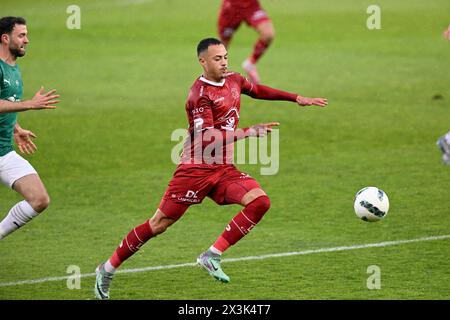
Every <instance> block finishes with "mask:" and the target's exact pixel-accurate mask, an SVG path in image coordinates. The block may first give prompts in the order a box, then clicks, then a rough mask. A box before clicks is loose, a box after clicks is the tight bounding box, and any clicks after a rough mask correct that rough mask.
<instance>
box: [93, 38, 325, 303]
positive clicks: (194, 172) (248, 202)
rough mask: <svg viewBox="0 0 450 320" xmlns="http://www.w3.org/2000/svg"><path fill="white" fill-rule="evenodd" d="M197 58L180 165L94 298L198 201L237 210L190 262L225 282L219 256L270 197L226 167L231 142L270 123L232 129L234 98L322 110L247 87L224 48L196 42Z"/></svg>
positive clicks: (108, 265) (109, 264) (104, 273)
mask: <svg viewBox="0 0 450 320" xmlns="http://www.w3.org/2000/svg"><path fill="white" fill-rule="evenodd" d="M197 55H198V59H199V62H200V64H201V66H202V67H203V75H202V76H200V77H199V78H197V79H196V80H195V82H194V84H193V85H192V87H191V89H190V92H189V95H188V98H187V101H186V105H185V109H186V113H187V117H188V121H189V130H188V131H189V135H188V137H187V139H186V140H185V143H184V147H183V154H182V157H181V161H180V164H179V165H178V166H177V169H176V171H175V173H174V175H173V177H172V180H171V181H170V182H169V186H168V188H167V189H166V192H165V193H164V196H163V198H162V200H161V202H160V205H159V208H158V209H157V210H156V212H155V214H154V216H153V217H152V218H151V219H149V220H147V221H145V222H144V223H143V224H141V225H139V226H137V227H135V228H134V229H133V230H131V231H130V233H129V234H128V235H127V236H126V237H125V238H124V239H123V240H122V242H121V243H120V245H119V247H118V248H117V249H116V250H115V252H114V253H113V255H112V256H111V257H110V259H109V260H107V261H106V262H105V263H102V264H100V265H99V266H98V267H97V270H96V273H97V278H96V282H95V295H96V297H97V298H99V299H108V298H109V288H110V284H111V281H112V278H113V275H114V272H115V271H116V269H117V268H118V267H119V266H120V265H121V264H122V263H123V262H124V261H125V260H126V259H128V258H129V257H131V256H132V255H133V254H134V253H135V252H137V251H138V250H139V248H140V247H141V246H142V245H143V244H144V243H146V242H147V241H148V240H149V239H151V238H153V237H155V236H157V235H158V234H161V233H163V232H164V231H166V229H167V228H168V227H169V226H171V225H172V224H173V223H174V222H176V221H177V220H178V219H180V217H181V216H183V214H184V213H185V212H186V210H187V209H188V208H189V206H191V205H195V204H200V203H201V202H202V201H203V199H204V198H205V197H210V198H211V199H212V200H213V201H215V202H216V203H217V204H219V205H228V204H240V205H241V206H243V209H242V210H240V211H239V212H238V214H237V215H236V216H235V217H234V218H233V219H232V220H231V221H230V222H229V224H228V225H227V227H226V228H225V230H224V231H223V233H222V235H221V236H219V237H218V238H217V240H216V242H215V243H214V244H213V245H212V246H211V247H210V248H209V249H208V250H207V251H205V252H203V253H202V254H201V255H200V256H199V257H198V258H197V263H198V264H199V265H200V266H202V267H203V268H204V269H205V270H206V271H207V272H208V273H209V274H210V275H211V276H213V277H214V278H216V279H217V280H220V281H222V282H229V281H230V278H229V277H228V276H227V275H226V274H225V273H224V272H223V271H222V269H221V266H220V259H221V254H222V253H223V252H224V251H225V250H227V249H228V248H229V247H230V246H232V245H234V244H236V243H237V242H238V241H239V240H240V239H241V238H242V237H244V236H245V235H246V234H248V233H249V232H250V230H251V229H252V228H253V227H254V226H255V225H256V224H257V223H258V222H259V221H260V220H261V219H262V217H263V215H264V214H265V213H266V211H267V210H269V207H270V200H269V198H268V197H267V195H266V193H265V192H264V190H263V189H262V188H261V187H260V185H259V184H258V182H256V180H255V179H253V178H252V177H250V176H249V175H248V174H246V173H243V172H241V171H239V170H238V169H237V168H236V167H235V166H234V165H233V157H234V142H235V141H237V140H239V139H244V138H247V137H249V136H264V135H266V134H268V133H269V132H270V131H272V127H273V126H277V125H278V123H277V122H270V123H263V124H257V125H254V126H252V127H250V128H244V129H237V125H238V122H239V114H240V103H241V102H240V100H241V99H240V97H241V94H242V93H243V94H246V95H248V96H250V97H252V98H255V99H265V100H284V101H292V102H296V103H298V104H299V105H302V106H305V105H316V106H322V107H324V106H326V105H327V100H326V99H322V98H306V97H302V96H300V95H298V94H294V93H288V92H284V91H280V90H276V89H273V88H269V87H266V86H263V85H255V84H253V83H251V82H249V81H248V80H247V79H246V78H244V77H243V76H241V75H240V74H238V73H233V72H230V73H229V72H228V69H227V68H228V54H227V50H226V48H225V46H224V45H223V44H222V43H221V42H220V40H218V39H214V38H208V39H204V40H202V41H200V43H199V44H198V46H197ZM211 146H213V147H211ZM208 150H209V151H208Z"/></svg>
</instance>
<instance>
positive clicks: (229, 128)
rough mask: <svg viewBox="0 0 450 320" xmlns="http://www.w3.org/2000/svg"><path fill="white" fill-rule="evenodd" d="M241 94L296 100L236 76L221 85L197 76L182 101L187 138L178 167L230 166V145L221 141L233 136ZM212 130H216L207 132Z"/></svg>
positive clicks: (232, 149)
mask: <svg viewBox="0 0 450 320" xmlns="http://www.w3.org/2000/svg"><path fill="white" fill-rule="evenodd" d="M242 93H243V94H246V95H249V96H251V97H253V98H257V99H266V100H288V101H295V100H296V98H297V95H296V94H292V93H288V92H284V91H280V90H276V89H272V88H269V87H266V86H263V85H255V84H253V83H251V82H250V81H248V80H247V79H246V78H244V77H243V76H241V75H240V74H239V73H233V72H231V73H228V74H227V76H226V77H225V78H224V79H223V80H222V81H221V82H213V81H210V80H207V79H205V78H204V77H203V76H201V77H200V78H198V79H197V80H196V81H195V82H194V84H193V85H192V87H191V89H190V91H189V95H188V98H187V101H186V107H185V108H186V114H187V117H188V121H189V129H188V133H189V135H188V137H187V139H186V141H185V143H184V148H183V154H182V157H181V163H184V164H186V163H191V164H192V163H195V164H230V163H233V158H234V143H233V142H231V143H228V144H226V142H225V139H224V138H226V137H230V136H233V135H234V134H235V130H236V128H237V126H238V123H239V114H240V110H241V94H242ZM213 128H214V129H217V130H208V129H213ZM231 141H233V139H231Z"/></svg>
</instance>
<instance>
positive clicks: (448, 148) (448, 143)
mask: <svg viewBox="0 0 450 320" xmlns="http://www.w3.org/2000/svg"><path fill="white" fill-rule="evenodd" d="M436 144H437V145H438V147H439V149H441V151H442V161H443V162H444V164H447V165H450V131H449V132H447V134H445V135H443V136H442V137H440V138H439V139H438V141H437V142H436Z"/></svg>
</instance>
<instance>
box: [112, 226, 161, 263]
mask: <svg viewBox="0 0 450 320" xmlns="http://www.w3.org/2000/svg"><path fill="white" fill-rule="evenodd" d="M152 237H153V231H152V229H151V227H150V222H149V220H147V221H145V222H144V223H143V224H141V225H140V226H137V227H136V228H134V229H133V230H131V231H130V233H128V235H127V236H126V237H125V239H123V240H122V242H121V243H120V245H119V247H117V249H116V251H115V252H114V254H113V255H112V257H111V258H110V259H109V261H110V263H111V265H112V266H113V267H114V268H118V267H119V266H120V265H121V264H122V262H124V261H125V260H127V259H128V258H129V257H131V256H132V255H133V254H134V253H135V252H137V251H138V250H139V249H140V247H141V246H142V245H143V244H144V243H146V242H147V241H148V240H149V239H150V238H152Z"/></svg>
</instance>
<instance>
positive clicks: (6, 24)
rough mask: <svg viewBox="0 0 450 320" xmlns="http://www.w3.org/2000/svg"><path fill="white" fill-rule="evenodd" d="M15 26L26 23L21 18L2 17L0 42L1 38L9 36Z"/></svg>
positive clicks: (0, 21) (0, 20)
mask: <svg viewBox="0 0 450 320" xmlns="http://www.w3.org/2000/svg"><path fill="white" fill-rule="evenodd" d="M16 24H24V25H26V24H27V22H26V21H25V19H24V18H22V17H3V18H1V19H0V42H1V41H2V40H1V36H2V35H4V34H5V33H6V34H11V32H12V31H13V29H14V26H15V25H16Z"/></svg>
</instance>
